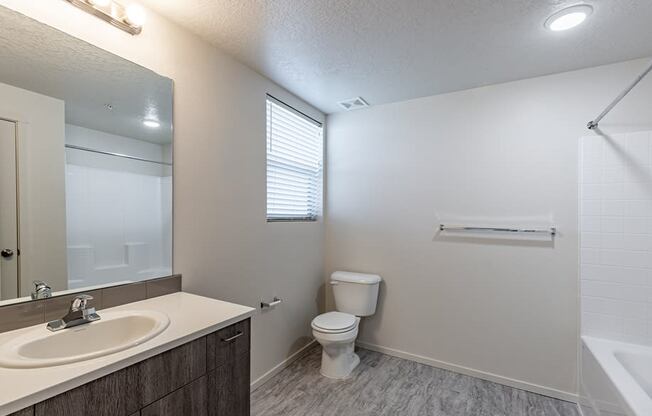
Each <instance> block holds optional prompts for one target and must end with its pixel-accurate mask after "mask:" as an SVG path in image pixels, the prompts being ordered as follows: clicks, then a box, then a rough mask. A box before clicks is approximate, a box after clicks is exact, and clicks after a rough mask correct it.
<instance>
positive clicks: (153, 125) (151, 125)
mask: <svg viewBox="0 0 652 416" xmlns="http://www.w3.org/2000/svg"><path fill="white" fill-rule="evenodd" d="M143 124H144V125H145V126H146V127H149V128H152V129H156V128H159V127H161V123H159V122H158V120H153V119H145V120H143Z"/></svg>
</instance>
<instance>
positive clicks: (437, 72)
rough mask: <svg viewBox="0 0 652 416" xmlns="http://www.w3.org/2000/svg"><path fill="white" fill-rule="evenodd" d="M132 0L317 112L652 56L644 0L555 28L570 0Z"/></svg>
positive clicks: (615, 4) (597, 2)
mask: <svg viewBox="0 0 652 416" xmlns="http://www.w3.org/2000/svg"><path fill="white" fill-rule="evenodd" d="M141 1H142V2H143V3H145V4H146V5H147V6H148V7H149V8H151V9H152V10H155V11H157V12H159V13H160V14H162V15H164V16H166V17H168V18H169V19H171V20H173V21H175V22H177V23H178V24H180V25H181V26H184V27H186V28H187V29H189V30H191V31H192V32H195V33H196V34H198V35H199V36H201V37H203V38H204V39H206V40H208V41H210V42H211V43H213V44H214V45H215V46H217V47H219V48H220V49H223V50H225V51H226V52H227V53H229V54H231V55H233V56H234V57H235V58H236V59H238V60H240V61H241V62H244V63H245V64H247V65H248V66H250V67H252V68H254V69H255V70H257V71H258V72H260V73H262V74H264V75H266V76H267V77H269V78H271V79H272V80H274V81H276V82H277V83H278V84H280V85H282V86H284V87H285V88H287V89H288V90H290V91H291V92H293V93H295V94H297V95H299V96H300V97H302V98H304V99H305V100H307V101H308V102H310V103H311V104H313V105H315V106H317V107H318V108H320V109H321V110H323V111H325V112H334V111H339V110H340V109H339V107H337V106H336V102H337V101H340V100H344V99H348V98H351V97H355V96H358V95H359V96H362V97H363V98H365V99H366V100H367V101H368V102H369V103H370V104H371V105H374V104H381V103H387V102H394V101H400V100H406V99H410V98H416V97H420V96H427V95H432V94H437V93H442V92H449V91H455V90H460V89H466V88H471V87H476V86H480V85H487V84H493V83H498V82H504V81H511V80H516V79H522V78H529V77H534V76H539V75H544V74H550V73H555V72H562V71H567V70H572V69H579V68H583V67H588V66H594V65H599V64H605V63H612V62H616V61H622V60H627V59H632V58H639V57H643V56H649V55H652V42H651V41H650V39H652V24H651V23H650V21H651V19H652V1H650V0H591V1H587V2H588V3H590V4H592V5H593V6H594V7H595V13H594V14H593V15H592V16H591V17H590V19H589V20H588V21H587V23H585V24H584V25H582V26H580V27H577V28H575V29H573V30H570V31H567V32H558V33H553V32H550V31H548V30H546V29H545V28H544V27H543V23H544V21H545V19H546V18H547V17H548V16H549V15H550V14H551V13H552V12H554V11H556V10H558V9H560V8H561V7H563V6H564V5H569V4H576V3H577V2H578V1H577V0H573V1H566V0H368V1H367V0H239V1H233V0H141ZM145 30H147V27H145Z"/></svg>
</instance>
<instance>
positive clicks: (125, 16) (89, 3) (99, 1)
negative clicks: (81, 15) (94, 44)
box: [66, 0, 147, 35]
mask: <svg viewBox="0 0 652 416" xmlns="http://www.w3.org/2000/svg"><path fill="white" fill-rule="evenodd" d="M66 1H67V2H68V3H71V4H72V5H74V6H76V7H78V8H80V9H82V10H83V11H85V12H87V13H90V14H92V15H93V16H96V17H99V18H100V19H102V20H104V21H106V22H108V23H110V24H112V25H113V26H115V27H117V28H119V29H122V30H124V31H125V32H127V33H130V34H132V35H137V34H139V33H140V32H141V31H142V30H143V24H145V20H146V18H147V15H146V13H145V9H143V8H142V7H141V6H140V5H138V4H136V3H131V4H129V6H128V7H125V6H123V5H122V4H120V3H118V2H117V1H115V0H66Z"/></svg>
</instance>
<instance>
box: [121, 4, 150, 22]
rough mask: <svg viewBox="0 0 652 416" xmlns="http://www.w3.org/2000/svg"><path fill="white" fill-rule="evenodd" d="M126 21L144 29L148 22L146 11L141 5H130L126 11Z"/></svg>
mask: <svg viewBox="0 0 652 416" xmlns="http://www.w3.org/2000/svg"><path fill="white" fill-rule="evenodd" d="M125 20H126V22H127V23H129V24H130V25H131V26H133V27H142V26H143V25H144V24H145V20H147V14H146V13H145V9H143V7H142V6H140V5H139V4H135V3H132V4H130V5H129V6H127V9H126V11H125Z"/></svg>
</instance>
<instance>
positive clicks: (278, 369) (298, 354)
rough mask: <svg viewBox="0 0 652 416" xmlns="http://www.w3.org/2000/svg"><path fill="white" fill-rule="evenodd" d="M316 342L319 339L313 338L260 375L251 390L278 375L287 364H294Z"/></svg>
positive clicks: (252, 384)
mask: <svg viewBox="0 0 652 416" xmlns="http://www.w3.org/2000/svg"><path fill="white" fill-rule="evenodd" d="M316 342H317V340H314V339H313V340H312V341H310V342H309V343H307V344H306V345H304V346H303V347H302V348H300V349H299V350H298V351H297V352H295V353H294V354H292V355H290V356H289V357H288V358H286V359H285V360H283V361H281V362H280V363H279V364H277V365H276V366H274V367H273V368H272V369H271V370H269V371H268V372H266V373H265V374H263V375H262V376H260V377H258V378H257V379H256V380H254V381H253V382H252V383H251V391H254V390H256V389H257V388H258V387H260V386H262V385H263V384H265V383H266V382H267V381H268V380H269V379H270V378H272V377H274V376H275V375H277V374H278V373H280V372H281V371H283V369H285V368H286V367H287V366H289V365H290V364H292V363H293V362H295V361H296V360H298V359H299V358H301V357H303V356H304V355H306V353H307V352H308V350H309V349H310V348H311V347H312V346H313V345H315V343H316Z"/></svg>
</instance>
